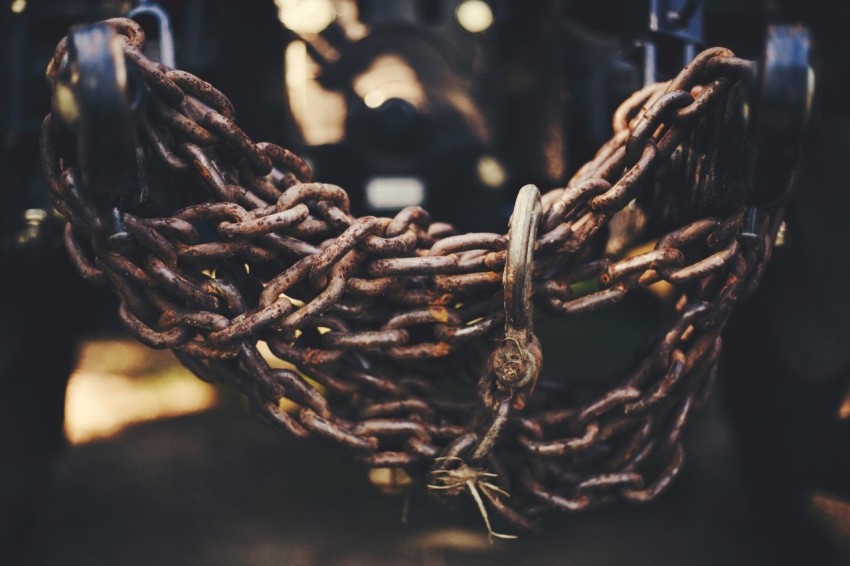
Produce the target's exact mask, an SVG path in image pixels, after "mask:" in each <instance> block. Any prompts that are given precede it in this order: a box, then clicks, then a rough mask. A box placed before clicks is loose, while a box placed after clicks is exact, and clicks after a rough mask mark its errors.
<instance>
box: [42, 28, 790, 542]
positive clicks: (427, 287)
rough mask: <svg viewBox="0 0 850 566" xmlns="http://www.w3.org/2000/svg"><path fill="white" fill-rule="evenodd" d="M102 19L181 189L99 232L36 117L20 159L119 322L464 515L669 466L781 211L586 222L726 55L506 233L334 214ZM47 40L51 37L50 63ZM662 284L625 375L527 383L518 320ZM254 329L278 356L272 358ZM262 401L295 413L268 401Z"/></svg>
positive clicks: (70, 165)
mask: <svg viewBox="0 0 850 566" xmlns="http://www.w3.org/2000/svg"><path fill="white" fill-rule="evenodd" d="M110 25H111V26H113V27H114V28H115V29H116V31H117V32H118V33H119V37H121V38H123V39H122V42H123V47H124V53H125V55H126V58H127V61H128V62H129V63H130V64H133V65H135V67H136V68H137V69H138V70H139V72H140V74H141V76H142V77H143V79H144V82H145V84H146V85H147V86H148V87H149V89H150V92H149V94H148V96H149V103H148V106H147V110H146V112H145V113H144V115H143V116H142V117H141V123H140V126H139V130H140V132H141V134H142V135H141V136H140V140H141V141H140V143H141V144H142V145H143V146H144V149H145V151H146V152H148V153H149V154H150V155H151V156H152V157H151V159H152V160H153V162H152V164H153V165H155V166H156V167H161V168H164V169H166V170H167V171H168V179H169V181H168V183H165V184H164V186H161V187H158V190H159V191H161V192H167V191H171V192H173V193H175V194H177V193H179V194H180V195H182V198H184V199H186V200H185V202H183V208H181V209H180V210H177V211H176V212H173V213H171V211H167V212H164V213H162V214H160V215H152V214H150V213H149V212H138V211H134V212H133V213H131V212H129V211H124V212H122V213H121V215H122V217H121V220H122V221H123V223H124V226H125V227H126V231H127V233H128V234H129V238H127V239H124V240H122V241H121V242H120V245H119V243H116V242H115V241H114V239H110V236H111V235H112V234H111V226H112V223H111V222H110V221H109V219H108V213H109V210H108V209H107V208H104V206H103V205H102V204H99V203H97V202H95V201H93V200H92V199H91V197H90V195H89V194H88V193H87V191H86V187H85V186H83V184H82V181H81V175H80V171H79V169H78V167H77V166H76V158H75V156H74V154H73V151H72V150H68V149H65V147H66V145H67V144H65V145H63V144H61V143H60V138H61V132H62V126H61V124H60V123H59V122H58V118H57V117H53V116H50V115H48V116H47V118H46V119H45V121H44V124H43V135H42V158H43V162H44V168H45V172H46V176H47V179H48V181H49V184H50V190H51V193H52V199H53V202H54V205H55V207H56V208H57V209H58V210H59V211H60V212H61V213H62V214H63V215H64V216H65V217H66V218H67V219H68V221H69V223H68V225H67V228H66V231H65V240H66V244H67V248H68V251H69V253H70V255H71V257H72V259H73V262H74V264H75V265H76V266H77V268H78V270H79V271H80V273H81V274H82V276H83V277H85V278H86V279H88V280H90V281H93V282H99V283H104V282H105V283H109V284H111V285H112V287H113V288H114V289H115V291H116V292H117V294H118V295H119V297H120V299H121V307H120V316H121V319H122V321H123V322H124V323H125V325H126V326H127V328H128V329H129V330H130V332H131V333H132V334H133V335H134V336H135V337H136V338H138V339H139V340H140V341H142V342H143V343H145V344H147V345H148V346H151V347H154V348H171V349H172V350H174V352H175V354H176V355H177V357H178V358H179V359H180V360H181V362H182V363H184V364H185V365H186V366H187V367H189V368H190V369H191V370H192V371H193V372H195V373H196V374H197V375H198V376H199V377H201V378H202V379H204V380H207V381H211V382H215V383H227V384H231V385H233V386H235V387H237V388H239V389H240V390H242V391H243V392H244V394H245V395H246V396H247V397H248V398H249V399H250V400H251V402H252V405H253V407H254V408H255V409H256V412H257V414H258V415H259V416H260V417H261V418H263V419H264V420H265V421H267V422H269V423H271V424H273V425H276V426H279V427H281V428H283V429H284V430H286V431H287V432H288V433H290V434H292V435H294V436H296V437H318V438H324V439H327V440H331V441H332V442H336V443H340V444H343V445H346V446H348V447H349V448H350V449H351V450H352V452H353V454H354V456H355V457H356V458H358V459H360V460H362V461H364V462H366V463H367V464H369V465H371V466H374V467H379V468H401V469H403V470H404V471H405V473H406V474H408V475H409V476H411V477H412V478H413V479H414V480H417V482H418V483H420V484H430V485H431V486H433V487H432V491H433V492H434V493H435V494H439V495H440V496H442V497H451V496H456V495H459V494H462V493H466V492H469V493H470V494H471V495H473V496H474V497H475V498H476V500H477V501H478V503H479V506H480V508H481V509H482V512H484V510H485V509H487V508H489V509H491V510H494V511H495V512H496V513H498V514H499V515H501V516H502V517H503V518H505V519H507V520H508V521H510V522H512V523H513V524H515V525H518V526H522V527H528V528H531V527H533V525H534V523H535V519H536V518H537V517H538V516H539V515H540V514H541V513H542V512H543V511H545V510H547V509H553V508H554V509H560V510H567V511H579V510H582V509H586V508H588V507H592V506H597V505H601V504H605V503H609V502H613V501H616V500H627V501H636V502H644V501H649V500H651V499H653V498H655V497H656V496H658V495H659V494H660V493H661V492H663V491H664V490H665V489H666V488H667V487H668V486H669V485H670V482H671V481H672V480H673V478H674V477H675V476H676V475H677V474H678V473H679V471H680V470H681V468H682V465H683V463H684V457H685V456H684V449H683V447H682V445H681V442H680V436H681V432H682V429H683V427H684V426H685V424H686V422H687V420H688V417H689V415H690V413H691V411H692V410H693V409H694V408H696V407H698V406H699V405H701V404H702V403H703V402H704V400H705V399H706V397H707V395H708V394H709V393H710V391H711V388H712V384H713V382H714V379H715V377H716V373H717V361H718V357H719V355H720V351H721V332H722V330H723V327H724V325H725V323H726V320H727V319H728V317H729V315H730V313H731V311H732V309H733V308H734V306H735V305H736V303H738V301H740V300H741V299H742V298H745V297H746V296H748V295H750V294H751V293H752V292H753V291H754V290H755V288H756V287H757V286H758V283H759V280H760V278H761V276H762V274H763V272H764V268H765V265H766V263H767V261H768V259H769V257H770V253H771V250H772V243H773V238H774V235H775V233H776V230H777V229H778V226H779V223H780V220H781V209H771V210H765V211H764V212H763V213H762V214H760V215H759V216H758V218H757V222H756V225H755V226H748V227H747V228H748V230H753V231H754V235H755V237H750V238H744V239H740V238H739V235H740V233H741V230H742V227H743V223H744V216H745V214H744V212H745V211H744V208H743V205H741V206H733V207H730V209H729V210H728V211H727V212H726V213H725V214H724V215H720V216H708V217H696V218H695V219H692V220H691V221H690V222H687V223H684V224H680V225H678V226H676V227H675V229H673V230H672V231H669V233H666V234H665V235H663V236H662V237H660V238H659V239H658V240H657V243H656V244H655V246H654V249H651V250H650V251H646V252H645V253H640V254H638V255H634V256H631V257H606V256H605V254H604V251H603V250H605V249H606V245H605V244H606V240H607V238H608V236H609V234H608V231H607V227H608V224H609V223H610V222H611V219H612V217H613V216H614V215H615V214H616V213H617V212H619V211H621V210H622V209H624V208H626V207H628V206H629V205H630V203H632V201H633V200H634V199H635V198H636V197H637V196H639V195H640V194H642V193H643V192H646V191H647V189H648V188H650V189H651V187H652V186H654V183H655V182H656V179H657V178H659V177H660V176H662V175H663V174H664V171H665V165H667V164H668V163H669V162H670V161H671V159H673V156H674V152H677V149H679V148H680V147H682V144H683V143H686V142H687V140H688V139H689V138H690V134H691V133H692V132H693V130H694V128H696V126H697V124H698V123H699V122H700V120H701V118H702V117H704V116H706V115H707V114H708V113H710V112H712V110H713V109H714V108H715V107H717V106H718V103H719V102H721V101H724V100H726V97H728V96H729V93H730V91H731V89H732V88H733V86H734V85H735V83H736V82H737V81H738V80H739V78H740V76H741V75H742V74H743V73H745V72H747V70H749V69H750V68H751V65H749V64H748V62H745V61H742V60H739V59H737V58H735V57H734V55H733V53H732V52H731V51H729V50H727V49H722V48H713V49H709V50H707V51H704V52H703V53H702V54H700V55H699V56H697V57H696V59H695V60H694V61H693V62H692V63H691V64H689V65H688V66H686V67H685V68H684V69H683V70H682V72H681V73H680V74H679V75H678V76H676V77H675V78H674V79H673V80H672V81H670V82H667V83H660V84H655V85H651V86H649V87H647V88H645V89H643V90H641V91H640V92H638V93H636V94H635V95H634V96H632V97H631V98H629V99H628V100H627V101H626V102H625V103H624V104H623V106H622V107H621V108H620V109H619V110H618V112H617V113H616V115H615V117H614V128H615V134H614V137H613V138H612V139H611V140H610V141H609V142H608V143H607V144H605V145H604V146H603V147H602V148H601V149H600V151H599V153H598V154H597V155H596V157H595V158H594V159H593V160H591V161H590V162H589V163H587V164H586V165H585V166H583V167H582V168H581V169H580V170H579V171H578V172H577V173H576V175H575V176H574V177H573V179H572V180H571V181H570V182H569V184H568V185H567V186H566V187H565V188H561V189H555V190H552V191H549V192H547V193H546V194H545V195H543V197H542V204H541V206H540V220H539V226H535V224H536V221H535V220H534V218H533V215H532V218H529V217H526V216H523V218H521V219H517V218H514V220H513V223H514V226H519V225H524V226H525V227H524V228H522V230H524V231H525V232H526V235H525V236H523V237H520V238H519V239H517V236H516V235H514V234H512V233H509V234H508V235H507V236H505V235H502V234H490V233H475V234H457V233H456V232H455V230H454V229H453V228H452V227H451V226H449V225H447V224H444V223H440V222H434V221H432V220H431V218H430V216H429V215H428V213H427V212H426V211H425V210H423V209H421V208H418V207H414V208H407V209H404V210H402V211H401V212H399V213H398V214H397V215H396V216H395V217H393V218H378V217H372V216H366V217H361V218H357V217H354V216H352V215H351V213H350V210H349V200H348V196H347V194H346V192H345V191H344V190H343V189H342V188H340V187H338V186H334V185H329V184H324V183H319V182H314V181H313V180H312V178H311V172H310V169H309V167H308V166H307V165H306V164H305V163H304V161H302V160H301V159H300V158H299V157H298V156H297V155H295V154H293V153H292V152H290V151H288V150H286V149H284V148H281V147H278V146H276V145H273V144H269V143H262V142H260V143H255V142H254V141H252V140H251V139H250V138H249V137H248V136H247V135H246V134H245V133H244V132H243V131H242V130H241V129H240V128H239V126H237V124H236V122H235V121H234V109H233V108H232V106H231V104H230V103H229V101H228V100H227V98H226V97H225V96H224V95H223V94H222V93H220V92H219V91H218V90H216V89H215V88H214V87H213V86H211V85H209V84H208V83H206V82H204V81H202V80H201V79H199V78H197V77H195V76H193V75H190V74H188V73H186V72H183V71H178V70H172V69H168V68H165V67H163V66H161V65H159V64H156V63H154V62H152V61H150V60H149V59H147V58H146V57H145V56H144V54H143V52H142V49H143V43H144V35H143V33H142V32H141V30H140V29H139V28H138V26H137V25H136V24H135V23H133V22H132V21H130V20H125V19H120V20H111V21H110ZM65 55H66V46H65V42H64V41H63V42H62V43H60V44H59V46H58V47H57V50H56V54H55V55H54V58H53V60H52V62H51V64H50V66H49V68H48V76H49V77H50V78H51V79H55V77H56V76H57V73H58V72H59V70H60V69H61V67H62V65H63V64H67V63H65V61H66V58H65ZM691 151H692V155H691V156H690V158H692V159H698V158H700V155H693V152H694V151H697V150H696V149H693V148H692V149H691ZM690 182H691V183H693V182H694V181H693V180H691V181H690ZM680 190H689V187H687V186H685V187H680ZM526 204H527V203H526ZM521 208H522V207H519V208H518V209H517V210H521ZM530 208H531V209H533V208H534V204H533V203H532V205H531V207H530ZM515 214H516V212H515ZM512 231H513V228H512ZM535 232H536V235H532V234H533V233H535ZM632 237H633V239H634V240H635V241H631V242H627V244H630V245H634V244H636V243H641V240H640V239H639V238H642V237H643V235H642V234H641V233H636V234H633V235H632ZM522 238H526V239H529V238H530V239H531V240H533V258H532V257H530V256H528V255H527V256H526V257H525V261H524V262H520V264H519V265H518V266H517V267H518V268H519V269H518V271H517V272H514V271H512V269H511V268H512V266H513V264H512V263H511V261H508V257H509V256H510V257H514V256H513V253H512V251H511V249H512V247H513V245H514V243H515V242H516V243H517V249H519V247H521V246H520V245H519V242H520V241H521V240H522ZM527 242H528V240H526V243H527ZM621 247H623V248H626V247H628V246H621ZM529 249H530V248H529ZM532 260H533V261H532ZM506 263H508V267H507V268H506ZM523 263H524V265H523ZM523 270H525V273H530V275H531V277H530V281H529V282H528V283H529V288H528V291H526V290H525V289H524V288H523V287H524V284H523V281H524V279H523V277H522V272H523ZM503 277H504V283H503ZM661 281H664V282H667V283H668V284H669V285H671V286H672V289H673V293H674V294H675V295H674V296H675V300H674V301H672V302H671V303H670V304H669V305H668V306H667V307H666V308H667V310H668V311H669V312H667V313H666V316H667V319H668V322H667V324H666V325H665V326H664V327H663V328H661V329H659V333H658V338H657V340H655V342H654V344H653V345H652V347H651V348H649V349H647V350H646V351H645V353H644V355H643V356H641V357H640V358H639V359H638V360H637V361H636V363H635V364H634V366H633V368H632V369H631V370H630V371H629V372H627V373H626V374H625V375H623V376H621V377H620V378H619V380H617V381H616V382H614V383H604V384H599V385H598V387H597V390H596V391H595V392H594V394H593V395H592V397H590V398H589V399H581V400H579V396H578V395H577V393H576V391H574V390H573V389H572V388H571V387H570V385H569V383H568V382H567V381H566V380H564V381H552V380H549V381H546V382H543V381H540V382H536V379H535V376H536V372H537V371H538V370H539V367H540V364H541V363H542V361H543V353H542V352H541V350H540V345H539V343H538V342H537V341H536V339H534V336H533V333H532V332H531V324H532V321H533V319H538V320H539V319H540V318H541V317H577V316H580V315H582V314H583V313H587V312H591V311H595V310H597V309H602V308H606V307H608V306H611V305H613V304H615V303H618V302H619V301H621V300H622V299H623V298H624V297H626V296H627V295H628V294H629V293H633V292H635V291H636V290H638V289H642V288H646V287H649V286H651V285H653V284H655V283H657V282H661ZM514 283H516V284H514ZM588 288H591V289H592V290H591V291H590V292H587V291H586V289H588ZM503 289H505V290H508V291H509V292H508V293H504V292H503ZM582 290H584V291H582ZM527 292H530V293H531V298H530V299H529V298H528V296H527V295H526V293H527ZM517 293H519V295H520V296H517ZM532 299H533V304H534V308H533V309H532V307H531V300H532ZM511 305H513V306H514V307H516V306H519V308H518V309H517V308H512V306H511ZM506 310H507V313H508V316H507V317H506ZM532 310H533V316H531V313H532ZM506 318H507V320H506ZM526 319H527V320H526ZM517 333H518V334H521V335H522V336H521V337H522V338H524V340H520V339H518V338H515V337H514V335H516V334H517ZM509 335H510V336H509ZM506 338H510V339H507V340H506ZM599 339H600V340H605V338H604V337H601V336H600V338H599ZM260 342H264V343H266V344H267V345H268V348H269V349H270V350H271V352H272V353H273V354H274V356H276V357H277V358H279V359H280V360H284V361H286V362H289V363H290V364H292V365H293V366H294V367H295V368H297V371H294V370H290V369H281V368H280V367H279V364H274V365H275V366H276V367H272V365H270V364H269V361H268V359H266V358H264V357H263V355H262V354H261V351H260V349H259V346H258V344H259V343H260ZM506 344H510V345H509V346H506ZM500 352H501V354H500ZM529 362H530V364H529ZM527 364H528V365H527ZM512 365H513V366H516V367H506V366H512ZM529 366H537V367H536V368H534V367H531V368H529ZM518 374H522V375H521V376H520V377H519V378H518V379H517V377H516V376H517V375H518ZM306 378H309V380H307V379H306ZM315 383H318V384H321V386H322V389H323V391H322V392H320V391H319V389H318V388H317V387H315V385H314V384H315ZM284 397H285V398H288V399H290V400H292V401H294V402H296V403H297V404H298V405H299V406H300V409H299V410H298V411H296V412H295V413H293V414H290V413H287V412H284V411H282V410H281V408H280V400H281V398H284ZM438 488H439V489H438ZM507 493H510V498H507V497H506V495H505V494H507ZM482 496H483V497H482ZM485 500H486V501H485ZM485 517H486V515H485Z"/></svg>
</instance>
